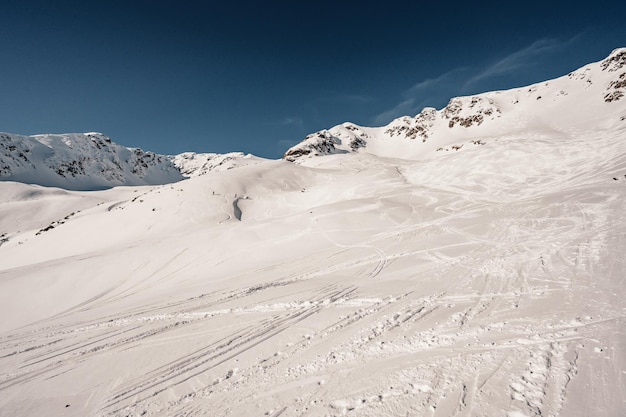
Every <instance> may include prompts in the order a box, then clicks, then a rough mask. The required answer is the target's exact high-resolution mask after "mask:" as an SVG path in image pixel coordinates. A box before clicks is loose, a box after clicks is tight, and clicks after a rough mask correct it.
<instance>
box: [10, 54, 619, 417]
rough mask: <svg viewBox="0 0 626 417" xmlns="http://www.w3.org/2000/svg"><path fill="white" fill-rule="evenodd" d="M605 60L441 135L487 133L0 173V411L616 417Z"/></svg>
mask: <svg viewBox="0 0 626 417" xmlns="http://www.w3.org/2000/svg"><path fill="white" fill-rule="evenodd" d="M620 51H621V52H623V54H622V55H620V53H621V52H620ZM620 56H622V57H623V58H619V57H620ZM611 57H618V58H617V59H615V60H613V61H611V62H610V63H609V64H608V65H607V66H606V69H605V70H604V71H603V70H602V68H603V63H600V64H591V65H590V66H589V67H585V68H590V70H586V69H585V68H583V69H582V70H580V71H576V72H574V73H572V74H574V75H571V76H570V77H566V78H562V79H558V80H554V81H550V82H548V86H554V88H552V87H550V88H549V89H546V90H545V91H552V92H553V93H554V94H553V95H550V93H548V92H544V91H543V90H542V92H541V94H542V98H541V99H540V100H537V99H536V98H535V97H534V96H533V94H535V93H536V92H535V93H533V92H528V90H529V89H530V90H532V89H533V87H529V88H526V89H519V90H511V91H509V92H501V93H487V94H486V95H484V96H485V97H492V96H493V97H503V100H502V101H496V100H495V99H494V104H493V105H497V107H498V109H500V111H501V115H500V118H498V117H497V115H495V114H494V113H492V115H494V118H495V119H494V120H493V122H494V123H493V124H492V127H490V125H489V124H488V121H491V119H489V120H483V123H482V124H481V125H480V126H473V125H472V126H470V127H468V128H465V127H463V126H454V127H453V128H451V129H450V128H448V127H447V124H446V125H445V126H443V127H441V130H440V131H438V132H444V131H446V130H445V129H450V130H449V132H450V134H451V135H452V136H454V134H456V133H455V132H467V131H470V130H471V129H475V130H472V131H476V132H482V133H480V140H481V142H484V144H480V145H473V144H471V143H467V142H464V141H465V140H466V139H467V137H465V136H463V135H464V134H465V133H459V136H454V140H453V139H443V137H444V133H437V132H435V130H436V129H435V130H433V132H435V133H432V136H431V135H430V134H429V136H428V139H427V140H426V142H421V139H416V140H413V141H411V140H408V143H409V144H408V145H407V140H406V138H404V139H403V140H404V142H402V141H401V139H400V138H398V137H397V136H394V137H393V138H391V140H392V143H394V144H395V145H393V146H395V148H393V147H389V148H388V147H385V146H383V139H382V137H377V138H374V135H371V134H370V133H371V131H365V130H363V131H364V132H366V133H367V132H369V133H367V134H368V135H369V136H368V137H367V139H368V141H367V143H366V145H365V146H363V147H361V148H360V150H359V151H357V152H352V151H349V152H343V153H338V152H335V153H333V152H331V154H330V155H327V156H320V157H317V158H310V157H309V155H305V156H304V157H298V158H296V160H297V161H298V163H297V164H294V163H291V162H287V161H282V160H280V161H270V160H261V159H255V158H252V157H250V158H248V159H246V162H245V163H237V164H235V165H233V166H232V168H231V169H226V167H227V164H225V165H220V166H221V167H224V168H225V169H222V170H211V169H209V170H207V172H206V173H205V174H204V175H199V176H195V177H193V178H190V179H186V180H183V181H180V182H176V183H173V184H166V185H156V186H155V185H142V186H140V185H137V186H123V187H114V188H110V189H106V190H100V191H66V190H62V189H58V188H47V187H41V186H35V185H27V184H22V183H19V182H13V181H4V182H0V242H1V243H0V416H41V415H59V416H60V415H63V416H102V417H104V416H198V415H207V416H274V417H277V416H281V417H286V416H344V415H348V416H349V415H355V416H407V415H408V416H438V417H440V416H441V417H443V416H446V417H447V416H510V417H521V416H581V417H582V416H607V417H608V416H622V415H624V414H625V411H626V383H625V376H626V363H625V361H626V301H625V300H626V297H625V296H626V294H625V291H624V288H625V284H626V278H625V277H626V258H625V257H624V253H626V217H624V215H623V213H624V212H625V210H626V199H625V198H624V197H625V196H626V105H625V103H626V99H622V100H619V99H617V100H612V101H610V102H606V101H604V99H603V97H602V96H601V97H600V99H599V100H598V97H597V92H598V91H600V90H602V89H604V90H605V91H606V90H607V89H608V88H609V87H608V85H609V84H606V85H603V83H610V82H612V80H613V77H615V76H620V74H622V73H626V67H624V66H623V65H624V63H625V62H626V50H618V51H616V52H614V53H613V54H612V55H611ZM611 57H610V58H611ZM620 60H621V61H620ZM616 62H617V64H615V63H616ZM620 62H621V63H622V64H621V65H622V66H621V67H619V68H618V69H617V70H615V71H612V72H611V73H610V74H611V75H610V76H609V75H607V74H609V72H608V71H609V69H612V68H614V67H615V66H618V64H619V63H620ZM613 64H615V65H613ZM605 71H606V72H605ZM579 77H584V78H581V80H582V82H581V83H579V84H575V85H576V86H578V87H570V88H569V89H568V90H567V96H564V95H559V94H558V92H559V91H560V90H561V89H562V86H560V85H559V84H560V83H566V82H569V81H567V80H569V79H571V80H574V79H576V80H578V78H579ZM603 77H604V78H603ZM586 79H590V80H592V81H593V83H587V81H585V80H586ZM587 84H591V85H590V86H589V87H587ZM543 85H544V84H542V86H543ZM573 85H574V84H573ZM598 85H599V86H598ZM539 88H540V87H539V86H537V89H539ZM611 88H613V87H611ZM620 88H621V87H620ZM596 90H597V91H596ZM613 90H615V91H620V90H617V89H614V88H613ZM527 92H528V93H527ZM515 94H518V98H519V103H517V104H514V103H513V102H512V101H511V100H512V97H514V95H515ZM572 96H574V97H578V100H577V101H572V102H571V103H570V102H569V101H567V102H566V101H559V100H561V99H562V98H563V97H572ZM459 100H460V101H462V102H463V103H466V102H467V100H469V102H470V103H471V99H463V98H462V99H459ZM541 100H544V101H541ZM513 101H514V100H513ZM479 102H480V103H482V104H480V106H481V108H487V107H488V108H491V107H489V106H491V105H492V104H485V103H488V101H486V102H485V101H480V100H479ZM540 102H541V104H539V103H540ZM567 103H569V104H567ZM572 103H576V105H574V104H572ZM477 105H478V104H477ZM483 106H486V107H483ZM507 106H509V107H510V108H514V107H515V106H517V107H515V108H518V109H522V110H516V113H514V115H513V114H512V115H511V116H507V112H506V110H507ZM581 109H584V111H583V110H581ZM463 111H465V110H462V111H461V112H459V113H458V114H461V115H463V114H465V113H462V112H463ZM467 111H469V110H467ZM426 114H435V121H436V122H437V123H440V124H441V123H444V122H445V123H449V121H450V120H451V119H449V120H448V119H446V121H444V120H442V119H441V120H440V114H441V113H440V112H436V113H433V112H432V111H428V110H427V111H426ZM482 114H485V113H484V112H483V113H482ZM459 117H461V116H459ZM463 117H466V116H463ZM406 120H407V123H408V124H411V123H413V118H408V119H406ZM397 123H398V126H403V125H402V124H401V123H402V122H398V121H397ZM433 123H434V122H433ZM344 126H345V125H344ZM496 126H497V127H496ZM444 128H445V129H444ZM357 129H361V128H357ZM364 129H365V128H364ZM347 130H348V131H349V132H356V130H351V129H347ZM381 130H382V129H381ZM335 131H336V130H335ZM329 132H334V131H333V129H331V130H330V131H329ZM403 134H404V133H403ZM334 135H335V133H331V134H329V136H331V137H335V138H336V137H338V136H334ZM437 135H440V136H437ZM436 137H440V139H437V140H439V141H440V142H438V143H435V144H431V143H430V142H435V141H436ZM478 137H479V136H475V137H474V139H472V140H478V139H476V138H478ZM340 139H341V143H340V144H337V143H336V145H341V146H343V145H344V144H345V141H344V139H343V138H340ZM457 139H458V141H457ZM468 140H469V139H468ZM331 141H332V140H331ZM455 141H456V142H455ZM461 144H462V145H464V146H463V147H462V149H460V150H459V151H453V150H452V146H453V145H461ZM470 145H472V146H470ZM422 146H429V147H430V148H425V147H424V148H419V150H418V149H417V147H422ZM435 146H437V147H439V146H443V147H446V148H448V149H449V150H448V151H446V150H443V151H437V150H436V148H435V149H432V148H433V147H435ZM414 147H415V148H416V149H415V152H414V153H410V152H409V150H411V149H413V148H414ZM344 150H346V151H347V149H344ZM397 152H401V153H400V154H398V153H397ZM239 157H241V155H240V156H239ZM189 159H191V160H194V159H195V158H189ZM244 159H245V158H244ZM196 162H197V163H198V164H197V165H199V166H202V165H203V164H204V163H205V162H206V161H205V162H199V161H196Z"/></svg>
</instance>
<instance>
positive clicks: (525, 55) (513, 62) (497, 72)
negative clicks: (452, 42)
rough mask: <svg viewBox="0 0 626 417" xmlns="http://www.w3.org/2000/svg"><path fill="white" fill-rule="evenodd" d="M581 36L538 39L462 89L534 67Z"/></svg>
mask: <svg viewBox="0 0 626 417" xmlns="http://www.w3.org/2000/svg"><path fill="white" fill-rule="evenodd" d="M582 36H583V34H579V35H576V36H574V37H572V38H570V39H567V40H559V39H540V40H538V41H535V42H533V43H532V44H530V45H528V46H527V47H525V48H523V49H520V50H519V51H515V52H513V53H511V54H509V55H507V56H505V57H503V58H500V59H499V60H497V61H496V62H494V63H493V64H491V65H488V66H487V67H485V68H483V69H482V70H480V71H479V72H478V73H477V74H476V75H474V76H472V77H471V78H469V79H468V80H467V81H466V82H465V84H464V86H463V89H464V90H466V89H468V88H469V87H471V86H472V85H474V84H476V83H478V82H480V81H484V80H486V79H489V78H493V77H499V76H503V75H509V74H511V72H514V71H520V70H522V69H524V68H529V67H532V66H535V65H537V64H538V63H539V62H541V61H542V60H543V59H545V58H548V57H549V56H550V55H552V54H554V53H556V52H560V51H562V50H564V49H567V48H569V47H571V46H572V45H573V44H574V43H575V42H576V41H578V40H579V39H580V38H581V37H582Z"/></svg>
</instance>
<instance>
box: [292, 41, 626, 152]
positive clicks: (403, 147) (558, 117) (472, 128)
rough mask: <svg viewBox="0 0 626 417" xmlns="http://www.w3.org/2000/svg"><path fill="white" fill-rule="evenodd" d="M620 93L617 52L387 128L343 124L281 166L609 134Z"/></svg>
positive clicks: (312, 139) (619, 113) (622, 69)
mask: <svg viewBox="0 0 626 417" xmlns="http://www.w3.org/2000/svg"><path fill="white" fill-rule="evenodd" d="M625 93H626V48H620V49H616V50H614V51H613V52H612V53H611V54H610V55H609V56H608V57H607V58H606V59H604V60H603V61H601V62H597V63H593V64H589V65H586V66H584V67H582V68H580V69H579V70H576V71H573V72H571V73H570V74H568V75H565V76H563V77H560V78H557V79H555V80H550V81H545V82H541V83H537V84H534V85H531V86H528V87H522V88H515V89H512V90H508V91H495V92H488V93H484V94H477V95H475V96H470V97H456V98H453V99H451V100H450V102H449V103H448V105H447V106H446V107H445V108H443V109H441V110H436V109H434V108H425V109H424V110H422V112H421V113H419V114H418V115H417V116H415V117H410V116H405V117H400V118H398V119H396V120H394V121H392V122H391V123H389V124H388V125H387V126H384V127H363V126H357V125H355V124H353V123H343V124H341V125H338V126H335V127H333V128H331V129H328V130H322V131H319V132H316V133H313V134H311V135H309V136H307V137H306V138H305V139H304V141H302V142H301V143H299V144H297V145H296V146H294V147H292V148H291V149H289V150H288V151H287V152H286V153H285V155H284V159H286V160H288V161H295V162H302V161H304V160H305V159H307V158H311V157H314V156H319V155H329V154H337V153H348V152H361V153H372V154H375V155H379V156H386V157H401V158H407V159H422V158H427V157H431V156H432V155H433V153H434V152H449V151H458V150H461V149H468V148H472V147H475V146H480V145H484V144H485V143H487V142H489V141H492V140H495V139H497V138H498V137H499V136H500V135H503V134H516V133H519V132H528V131H537V130H543V129H551V130H554V131H557V132H564V133H565V132H569V131H573V130H576V129H581V128H584V127H585V126H588V125H589V124H594V125H596V126H597V127H598V128H608V127H611V126H616V125H619V124H620V123H623V122H624V120H626V110H625V108H624V102H625V101H626V98H624V94H625Z"/></svg>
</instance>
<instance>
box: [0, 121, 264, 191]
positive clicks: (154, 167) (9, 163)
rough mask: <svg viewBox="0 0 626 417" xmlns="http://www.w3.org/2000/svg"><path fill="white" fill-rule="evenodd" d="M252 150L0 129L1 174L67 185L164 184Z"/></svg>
mask: <svg viewBox="0 0 626 417" xmlns="http://www.w3.org/2000/svg"><path fill="white" fill-rule="evenodd" d="M258 160H259V158H255V157H253V156H251V155H244V154H242V153H238V152H233V153H229V154H224V155H221V154H214V153H204V154H198V153H193V152H186V153H184V154H181V155H176V156H166V155H159V154H155V153H153V152H145V151H143V150H141V149H138V148H127V147H124V146H121V145H118V144H117V143H115V142H112V141H111V139H110V138H109V137H107V136H104V135H103V134H101V133H95V132H92V133H68V134H61V135H51V134H47V135H34V136H22V135H15V134H10V133H0V180H2V181H15V182H22V183H27V184H38V185H42V186H48V187H60V188H64V189H68V190H98V189H104V188H110V187H115V186H119V185H157V184H169V183H173V182H177V181H180V180H182V179H183V178H189V177H193V176H197V175H202V174H204V173H206V172H208V171H212V170H217V171H219V170H225V169H230V168H233V167H236V166H239V165H246V164H250V163H254V162H255V161H258Z"/></svg>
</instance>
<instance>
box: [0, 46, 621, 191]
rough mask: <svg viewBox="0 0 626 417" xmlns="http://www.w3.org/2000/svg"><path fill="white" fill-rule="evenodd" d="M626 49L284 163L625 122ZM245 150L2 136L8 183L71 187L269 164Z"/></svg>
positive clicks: (349, 131) (322, 142)
mask: <svg viewBox="0 0 626 417" xmlns="http://www.w3.org/2000/svg"><path fill="white" fill-rule="evenodd" d="M625 92H626V48H620V49H616V50H614V51H613V52H612V53H611V54H610V55H609V56H608V57H607V58H606V59H604V60H602V61H601V62H597V63H592V64H589V65H586V66H584V67H582V68H580V69H578V70H576V71H573V72H571V73H569V74H567V75H565V76H563V77H560V78H557V79H555V80H551V81H545V82H541V83H537V84H534V85H531V86H528V87H521V88H515V89H511V90H507V91H495V92H488V93H483V94H478V95H475V96H469V97H456V98H453V99H451V100H450V102H449V103H448V105H447V106H446V107H445V108H443V109H441V110H436V109H434V108H425V109H424V110H422V111H421V112H420V113H419V114H418V115H416V116H415V117H411V116H404V117H400V118H398V119H395V120H393V121H392V122H391V123H389V124H388V125H387V126H383V127H363V126H358V125H355V124H353V123H343V124H341V125H338V126H335V127H333V128H331V129H328V130H321V131H319V132H316V133H313V134H311V135H308V136H307V137H306V138H305V139H304V140H303V141H302V142H300V143H299V144H298V145H296V146H294V147H292V148H290V149H289V150H287V152H286V153H285V155H284V157H283V158H284V159H285V160H287V161H291V162H296V163H305V161H306V160H307V159H310V158H312V157H316V156H322V155H330V154H341V153H354V152H361V153H371V154H374V155H378V156H383V157H394V158H403V159H423V158H426V157H428V156H429V155H433V153H436V152H454V151H460V150H462V149H467V148H470V147H475V146H481V145H484V144H485V143H488V142H490V141H493V140H497V137H499V136H501V135H503V134H513V133H516V132H526V134H532V132H533V131H537V130H545V129H546V128H547V129H550V130H553V131H555V132H563V133H567V132H571V131H574V130H584V129H587V128H589V126H590V123H592V125H593V127H594V129H602V128H607V129H608V128H614V127H615V126H616V125H624V126H625V127H626V106H625V105H624V103H626V98H624V94H625ZM260 160H261V158H257V157H255V156H252V155H244V154H242V153H237V152H234V153H228V154H215V153H191V152H188V153H183V154H180V155H175V156H168V155H159V154H156V153H153V152H148V151H144V150H141V149H138V148H128V147H125V146H122V145H118V144H116V143H115V142H113V141H112V140H111V139H110V138H109V137H107V136H105V135H103V134H101V133H96V132H91V133H71V134H44V135H33V136H22V135H16V134H10V133H1V134H0V180H3V181H16V182H23V183H30V184H38V185H43V186H54V187H60V188H65V189H71V190H91V189H103V188H110V187H114V186H119V185H156V184H167V183H172V182H176V181H180V180H182V179H184V178H189V177H194V176H198V175H202V174H204V173H207V172H209V171H219V170H226V169H230V168H233V167H235V166H239V165H247V164H250V163H255V162H258V161H260Z"/></svg>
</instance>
